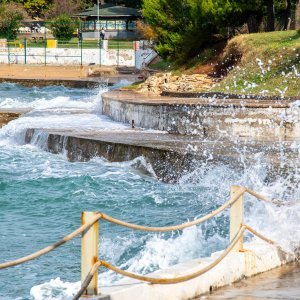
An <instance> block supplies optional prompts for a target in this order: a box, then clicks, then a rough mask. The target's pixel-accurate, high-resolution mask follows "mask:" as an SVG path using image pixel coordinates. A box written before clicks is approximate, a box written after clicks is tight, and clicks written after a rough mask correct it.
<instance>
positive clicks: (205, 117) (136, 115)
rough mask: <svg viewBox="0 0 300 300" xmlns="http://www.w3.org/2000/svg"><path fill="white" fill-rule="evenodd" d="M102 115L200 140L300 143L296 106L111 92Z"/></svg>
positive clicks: (283, 102) (286, 102) (288, 102)
mask: <svg viewBox="0 0 300 300" xmlns="http://www.w3.org/2000/svg"><path fill="white" fill-rule="evenodd" d="M102 99H103V100H102V102H103V107H102V113H103V114H105V115H107V116H109V117H110V118H112V119H113V120H115V121H118V122H123V123H131V122H132V120H134V122H135V124H136V126H140V127H143V128H149V129H157V130H164V131H168V132H169V133H177V134H189V135H199V136H201V137H204V138H207V137H216V136H231V137H232V136H234V137H237V138H238V137H248V138H254V139H256V140H259V139H266V138H267V139H272V140H277V139H278V138H280V139H281V140H282V139H291V138H292V139H294V138H300V125H299V124H300V122H299V121H300V120H299V116H300V114H299V113H300V109H299V105H297V102H295V101H294V100H257V99H217V98H214V97H210V98H175V97H157V96H151V95H149V96H147V95H142V94H138V93H133V92H126V91H125V92H124V91H113V92H108V93H105V94H103V96H102Z"/></svg>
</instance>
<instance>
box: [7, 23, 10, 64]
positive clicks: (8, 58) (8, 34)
mask: <svg viewBox="0 0 300 300" xmlns="http://www.w3.org/2000/svg"><path fill="white" fill-rule="evenodd" d="M9 36H10V24H9V25H8V31H7V62H8V64H10V49H9Z"/></svg>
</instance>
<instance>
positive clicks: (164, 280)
mask: <svg viewBox="0 0 300 300" xmlns="http://www.w3.org/2000/svg"><path fill="white" fill-rule="evenodd" d="M245 230H246V226H245V225H243V226H241V228H240V230H239V232H238V233H237V235H236V236H235V238H234V239H233V240H232V241H231V243H230V244H229V246H228V247H227V248H226V249H225V250H224V251H223V253H222V254H221V255H220V256H219V257H218V258H217V259H216V260H215V261H213V262H212V263H210V264H209V265H207V266H206V267H204V268H203V269H201V270H198V271H196V272H194V273H191V274H188V275H183V276H179V277H175V278H154V277H148V276H142V275H137V274H133V273H130V272H127V271H124V270H121V269H119V268H117V267H115V266H113V265H111V264H110V263H108V262H106V261H103V260H100V263H101V266H103V267H105V268H107V269H110V270H112V271H114V272H115V273H118V274H120V275H123V276H126V277H130V278H133V279H137V280H141V281H146V282H150V283H153V284H174V283H180V282H184V281H188V280H191V279H193V278H196V277H198V276H200V275H202V274H204V273H206V272H208V271H209V270H211V269H212V268H214V267H215V266H216V265H217V264H219V263H220V262H221V261H222V260H223V259H224V258H225V257H226V256H227V255H228V254H229V252H230V251H231V250H232V249H233V247H234V246H235V245H236V244H237V242H238V241H239V240H240V238H241V237H242V236H243V233H244V231H245Z"/></svg>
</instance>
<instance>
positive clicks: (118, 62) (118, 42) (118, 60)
mask: <svg viewBox="0 0 300 300" xmlns="http://www.w3.org/2000/svg"><path fill="white" fill-rule="evenodd" d="M117 27H118V34H117V49H118V50H117V66H119V64H120V41H119V38H120V33H119V23H118V25H117Z"/></svg>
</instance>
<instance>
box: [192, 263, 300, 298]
mask: <svg viewBox="0 0 300 300" xmlns="http://www.w3.org/2000/svg"><path fill="white" fill-rule="evenodd" d="M200 299H209V300H210V299H214V300H219V299H220V300H221V299H222V300H224V299H226V300H230V299H235V300H258V299H264V300H265V299H281V300H292V299H300V263H297V264H291V265H286V266H282V267H281V268H277V269H274V270H272V271H269V272H266V273H263V274H260V275H257V276H255V277H253V278H248V279H244V280H242V281H240V282H238V283H235V284H233V285H231V286H229V287H226V288H223V289H220V290H218V291H216V292H213V293H212V294H211V295H209V296H202V297H199V298H197V300H200Z"/></svg>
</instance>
